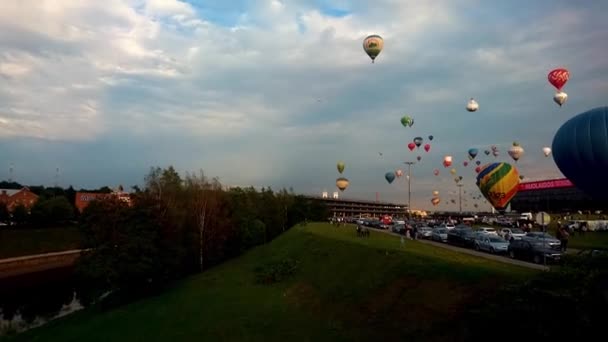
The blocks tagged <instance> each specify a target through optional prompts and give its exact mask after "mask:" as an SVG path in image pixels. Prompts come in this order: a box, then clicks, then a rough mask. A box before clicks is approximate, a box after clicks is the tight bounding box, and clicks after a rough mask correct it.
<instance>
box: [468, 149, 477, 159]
mask: <svg viewBox="0 0 608 342" xmlns="http://www.w3.org/2000/svg"><path fill="white" fill-rule="evenodd" d="M468 153H469V157H471V159H475V157H477V154H478V153H479V150H478V149H476V148H470V149H469V151H468Z"/></svg>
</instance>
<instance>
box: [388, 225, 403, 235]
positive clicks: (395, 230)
mask: <svg viewBox="0 0 608 342" xmlns="http://www.w3.org/2000/svg"><path fill="white" fill-rule="evenodd" d="M391 231H392V232H393V233H397V234H405V225H404V224H395V225H393V226H392V227H391Z"/></svg>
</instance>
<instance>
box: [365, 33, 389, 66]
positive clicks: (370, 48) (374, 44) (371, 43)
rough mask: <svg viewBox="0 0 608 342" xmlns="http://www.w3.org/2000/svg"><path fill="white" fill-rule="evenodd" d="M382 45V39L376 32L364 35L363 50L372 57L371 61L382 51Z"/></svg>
mask: <svg viewBox="0 0 608 342" xmlns="http://www.w3.org/2000/svg"><path fill="white" fill-rule="evenodd" d="M383 47H384V39H382V37H380V36H379V35H377V34H372V35H371V36H367V37H365V39H364V40H363V50H365V53H366V54H367V55H368V56H369V58H371V59H372V63H374V62H375V61H376V57H378V55H379V54H380V52H382V48H383Z"/></svg>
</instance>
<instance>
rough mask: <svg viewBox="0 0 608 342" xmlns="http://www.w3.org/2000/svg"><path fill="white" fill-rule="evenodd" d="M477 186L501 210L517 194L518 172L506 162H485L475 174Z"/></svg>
mask: <svg viewBox="0 0 608 342" xmlns="http://www.w3.org/2000/svg"><path fill="white" fill-rule="evenodd" d="M477 186H478V187H479V191H481V193H482V194H483V196H484V197H485V198H486V199H487V200H488V201H489V202H490V203H491V204H492V206H493V207H494V208H495V209H496V210H499V211H503V210H504V209H505V208H506V207H507V205H508V204H509V202H510V201H511V199H513V197H514V196H515V194H517V190H518V188H519V173H518V172H517V169H516V168H515V167H514V166H512V165H511V164H508V163H492V164H487V165H484V166H483V167H482V169H481V171H480V172H479V174H478V175H477Z"/></svg>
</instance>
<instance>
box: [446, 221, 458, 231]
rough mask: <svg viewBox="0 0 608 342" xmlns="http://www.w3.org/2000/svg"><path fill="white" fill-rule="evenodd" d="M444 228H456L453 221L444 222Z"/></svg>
mask: <svg viewBox="0 0 608 342" xmlns="http://www.w3.org/2000/svg"><path fill="white" fill-rule="evenodd" d="M445 228H447V229H449V230H452V229H454V228H456V226H455V225H454V224H453V223H446V224H445Z"/></svg>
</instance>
